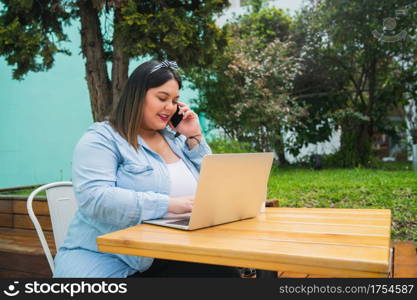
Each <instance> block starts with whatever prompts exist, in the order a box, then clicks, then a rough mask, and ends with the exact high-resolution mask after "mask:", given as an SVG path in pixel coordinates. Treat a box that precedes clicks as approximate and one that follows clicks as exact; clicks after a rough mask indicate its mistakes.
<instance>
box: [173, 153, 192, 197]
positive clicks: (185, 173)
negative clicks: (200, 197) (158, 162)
mask: <svg viewBox="0 0 417 300" xmlns="http://www.w3.org/2000/svg"><path fill="white" fill-rule="evenodd" d="M167 167H168V172H169V175H170V178H171V194H170V196H171V197H183V196H194V195H195V192H196V189H197V181H196V180H195V178H194V176H193V174H192V173H191V171H190V170H189V169H188V167H187V166H186V165H185V163H184V161H183V160H182V159H180V160H179V161H177V162H175V163H172V164H167Z"/></svg>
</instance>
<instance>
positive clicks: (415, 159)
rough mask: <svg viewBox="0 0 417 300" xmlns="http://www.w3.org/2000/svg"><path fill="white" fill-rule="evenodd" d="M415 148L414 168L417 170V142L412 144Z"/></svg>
mask: <svg viewBox="0 0 417 300" xmlns="http://www.w3.org/2000/svg"><path fill="white" fill-rule="evenodd" d="M412 148H413V170H414V171H417V144H414V145H412Z"/></svg>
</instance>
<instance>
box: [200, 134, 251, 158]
mask: <svg viewBox="0 0 417 300" xmlns="http://www.w3.org/2000/svg"><path fill="white" fill-rule="evenodd" d="M208 143H209V145H210V147H211V150H212V151H213V153H216V154H220V153H249V152H256V150H255V149H254V148H253V147H252V146H251V145H250V144H249V143H243V142H239V141H236V140H233V139H219V138H217V139H214V140H211V141H209V142H208Z"/></svg>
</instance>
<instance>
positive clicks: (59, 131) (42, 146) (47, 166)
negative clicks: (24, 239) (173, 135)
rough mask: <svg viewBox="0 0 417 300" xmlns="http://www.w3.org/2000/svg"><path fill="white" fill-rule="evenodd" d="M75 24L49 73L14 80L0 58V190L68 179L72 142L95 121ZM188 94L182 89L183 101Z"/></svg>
mask: <svg viewBox="0 0 417 300" xmlns="http://www.w3.org/2000/svg"><path fill="white" fill-rule="evenodd" d="M78 27H79V26H77V25H74V26H73V27H71V28H70V29H69V30H68V34H69V38H70V40H71V41H72V42H71V43H68V44H67V46H66V47H67V48H69V49H70V50H71V52H72V54H73V55H72V56H65V55H58V56H57V57H56V61H55V65H54V67H53V68H52V69H51V70H50V71H48V72H44V73H29V74H28V75H27V76H26V78H25V79H24V80H23V81H16V80H12V67H10V66H8V65H7V64H6V62H5V60H4V59H3V58H0V188H7V187H14V186H23V185H33V184H43V183H48V182H52V181H60V180H71V158H72V152H73V149H74V146H75V144H76V143H77V141H78V140H79V138H80V137H81V135H82V134H83V133H84V131H85V130H86V129H87V128H88V126H89V125H90V124H91V123H92V122H93V120H92V115H91V107H90V100H89V97H88V90H87V83H86V81H85V79H84V77H85V75H84V62H83V58H82V56H81V55H80V54H79V53H80V37H79V29H78ZM138 63H139V62H132V63H131V65H130V66H131V69H133V68H135V67H136V66H137V65H138ZM192 98H195V92H193V91H191V90H190V89H187V88H185V89H184V90H183V91H181V100H182V101H184V102H189V101H187V100H188V99H192Z"/></svg>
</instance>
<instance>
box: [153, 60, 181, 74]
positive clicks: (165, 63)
mask: <svg viewBox="0 0 417 300" xmlns="http://www.w3.org/2000/svg"><path fill="white" fill-rule="evenodd" d="M161 68H170V69H173V70H178V69H179V67H178V65H177V63H176V62H175V61H168V60H165V61H163V62H161V63H160V64H157V65H156V66H155V67H153V69H152V70H151V72H150V73H149V74H151V73H153V72H155V71H158V70H159V69H161Z"/></svg>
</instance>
